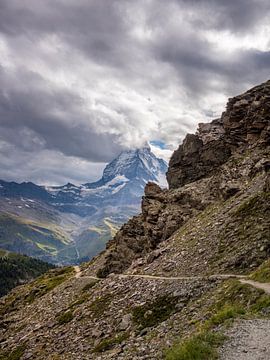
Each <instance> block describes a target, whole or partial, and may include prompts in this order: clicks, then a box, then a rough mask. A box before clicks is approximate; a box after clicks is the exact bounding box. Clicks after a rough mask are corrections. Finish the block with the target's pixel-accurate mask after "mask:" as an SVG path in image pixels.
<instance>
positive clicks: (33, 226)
mask: <svg viewBox="0 0 270 360" xmlns="http://www.w3.org/2000/svg"><path fill="white" fill-rule="evenodd" d="M0 228H1V234H0V247H1V248H2V249H3V250H4V249H9V250H10V251H14V252H17V251H18V249H19V250H20V252H21V253H24V254H28V255H30V256H33V257H36V258H39V259H42V260H44V261H52V262H54V261H55V262H57V260H64V261H65V260H69V259H70V258H72V257H74V256H75V249H74V247H73V248H72V249H71V246H72V244H71V242H70V239H69V238H68V235H67V234H66V233H65V231H63V230H62V229H61V228H60V227H59V226H57V225H55V224H52V223H48V222H36V221H33V220H29V219H26V218H23V217H19V216H15V215H10V214H6V213H1V214H0ZM63 250H66V253H62V251H63Z"/></svg>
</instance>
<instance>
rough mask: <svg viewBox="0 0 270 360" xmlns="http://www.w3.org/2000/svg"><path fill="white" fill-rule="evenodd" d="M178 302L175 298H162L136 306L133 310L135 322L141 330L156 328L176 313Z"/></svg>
mask: <svg viewBox="0 0 270 360" xmlns="http://www.w3.org/2000/svg"><path fill="white" fill-rule="evenodd" d="M177 301H178V298H177V297H174V296H161V297H158V298H156V299H155V300H154V301H152V302H147V303H146V304H144V305H140V306H136V307H135V308H133V309H132V316H133V322H134V323H135V324H137V325H138V326H139V327H140V328H146V327H152V326H156V325H158V324H159V323H161V322H162V321H164V320H166V319H167V318H168V317H169V316H170V315H171V314H172V313H173V312H175V306H176V304H177Z"/></svg>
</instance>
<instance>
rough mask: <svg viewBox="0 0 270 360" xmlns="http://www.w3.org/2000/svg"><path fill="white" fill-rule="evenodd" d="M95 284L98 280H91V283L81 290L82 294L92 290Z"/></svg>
mask: <svg viewBox="0 0 270 360" xmlns="http://www.w3.org/2000/svg"><path fill="white" fill-rule="evenodd" d="M96 283H98V280H93V281H92V282H90V283H88V284H86V285H85V286H84V287H83V288H82V292H86V291H88V290H90V289H92V287H93V286H95V285H96Z"/></svg>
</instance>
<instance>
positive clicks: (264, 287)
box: [240, 279, 270, 295]
mask: <svg viewBox="0 0 270 360" xmlns="http://www.w3.org/2000/svg"><path fill="white" fill-rule="evenodd" d="M240 282H241V283H242V284H247V285H251V286H253V287H255V288H257V289H261V290H264V291H265V292H266V293H267V294H269V295H270V283H260V282H258V281H254V280H249V279H241V280H240Z"/></svg>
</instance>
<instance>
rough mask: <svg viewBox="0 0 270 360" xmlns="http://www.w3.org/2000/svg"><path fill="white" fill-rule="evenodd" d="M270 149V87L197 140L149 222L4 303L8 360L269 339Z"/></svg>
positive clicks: (149, 352) (215, 351)
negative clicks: (258, 336) (257, 335)
mask: <svg viewBox="0 0 270 360" xmlns="http://www.w3.org/2000/svg"><path fill="white" fill-rule="evenodd" d="M269 145H270V81H268V82H266V83H264V84H262V85H259V86H257V87H255V88H253V89H251V90H249V91H248V92H246V93H244V94H242V95H240V96H237V97H235V98H233V99H230V100H229V102H228V105H227V109H226V111H225V112H224V113H223V114H222V116H221V118H220V119H217V120H214V121H213V122H212V123H210V124H200V125H199V129H198V132H197V133H196V134H195V135H190V134H189V135H187V137H186V138H185V140H184V142H183V144H182V145H180V147H179V149H178V150H176V151H175V152H174V154H173V156H172V158H171V161H170V164H169V171H168V183H169V189H168V190H162V189H161V188H159V187H158V186H157V185H156V184H154V183H149V184H148V185H147V186H146V188H145V196H144V198H143V201H142V213H141V214H140V215H139V216H136V217H134V218H132V219H131V220H129V221H128V223H127V224H125V225H124V226H123V227H122V228H121V229H120V231H119V232H118V233H117V235H116V236H115V237H114V239H112V240H111V241H110V242H109V243H108V246H107V249H106V250H105V251H104V252H103V253H101V254H100V255H99V256H97V257H96V258H95V259H94V260H93V261H92V262H91V263H88V264H84V265H83V266H82V267H81V269H79V270H78V269H77V268H75V269H74V268H72V267H71V268H64V269H60V270H59V269H57V270H53V271H51V272H49V273H48V274H47V275H45V276H43V277H41V278H39V279H38V280H36V281H34V282H33V283H31V284H29V285H26V286H22V287H19V288H16V289H15V290H14V291H12V292H11V293H10V294H9V295H8V296H6V297H5V298H3V299H2V300H1V304H0V316H1V330H0V341H1V349H2V350H1V351H2V353H0V359H22V360H26V359H41V360H42V359H51V360H53V359H55V360H57V359H68V360H69V359H72V360H73V359H75V360H76V359H78V360H79V359H81V360H84V359H130V360H131V359H153V360H154V359H163V358H164V359H167V360H174V359H180V360H181V359H183V360H184V359H202V360H203V359H215V358H217V356H220V357H221V358H222V359H225V360H230V359H234V357H232V356H234V355H232V351H231V348H232V346H233V345H232V344H233V342H232V341H235V343H236V344H237V343H239V344H244V343H245V342H244V340H243V339H242V338H241V336H242V335H241V334H242V333H243V331H250V332H252V331H253V330H252V329H255V328H254V327H252V325H250V323H247V324H248V325H246V323H245V325H242V323H241V321H242V322H245V321H250V322H252V321H257V320H254V319H257V318H258V319H259V318H260V319H262V318H264V319H263V320H262V321H263V327H262V329H261V330H260V331H261V333H262V332H265V328H266V329H267V327H268V326H269V321H270V320H268V319H269V318H270V296H269V294H268V293H267V291H265V290H264V289H267V287H266V288H265V287H263V288H261V287H260V286H257V285H256V284H259V283H260V282H261V283H266V284H267V283H268V282H270V263H269V260H268V259H269V254H270V201H269V200H270V173H269V169H270V151H269ZM224 274H227V276H224ZM249 277H250V278H251V279H253V283H251V282H248V281H247V280H248V279H249ZM244 280H245V281H244ZM254 284H255V285H254ZM237 319H240V320H237ZM246 319H249V320H246ZM237 321H240V323H241V326H242V327H241V328H240V330H239V331H236V330H235V331H234V330H233V329H234V324H236V325H237ZM236 325H235V326H236ZM253 325H254V326H255V325H256V324H255V323H253ZM228 326H229V328H230V326H232V327H231V328H230V329H231V331H227V330H225V328H226V329H227V328H228ZM256 326H257V325H256ZM243 329H251V330H243ZM269 330H270V326H269ZM258 331H259V330H258ZM237 336H238V337H240V338H241V339H242V340H241V339H236V340H235V337H237ZM248 336H249V335H248V334H247V337H248ZM231 338H232V339H234V340H231ZM257 345H258V347H260V344H259V343H258V344H257ZM241 346H242V345H241ZM254 346H255V345H254ZM255 347H256V346H255ZM196 349H197V350H198V352H199V354H200V356H201V357H196V356H198V353H197V354H196V353H195V351H197V350H196ZM226 349H227V350H228V351H227V350H226ZM239 349H240V350H241V349H243V351H242V352H243V353H245V351H246V350H248V352H249V357H246V358H247V359H249V358H250V359H255V360H256V359H259V358H260V357H258V356H261V354H262V351H264V354H265V356H266V357H265V359H267V358H270V355H269V354H268V353H267V351H268V350H267V349H265V350H262V349H259V350H258V349H257V350H258V351H257V352H256V353H252V351H253V350H252V349H250V347H249V348H245V346H242V347H240V348H239ZM240 350H239V351H240ZM250 351H251V353H250ZM187 354H189V355H188V356H193V357H187ZM256 354H257V355H256ZM258 354H259V355H258ZM240 355H241V354H240ZM240 355H239V354H238V355H237V358H239V356H240ZM242 355H243V354H242ZM1 356H2V357H1ZM185 356H186V357H185ZM243 356H244V355H243ZM267 356H269V357H267ZM240 358H241V357H240ZM242 358H243V359H244V358H245V357H242Z"/></svg>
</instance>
